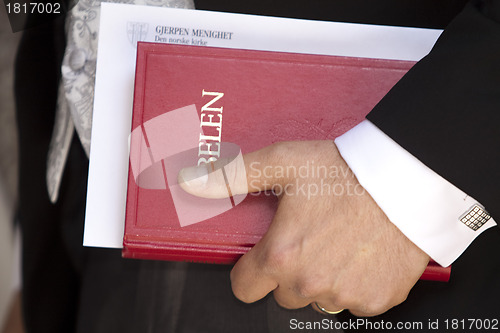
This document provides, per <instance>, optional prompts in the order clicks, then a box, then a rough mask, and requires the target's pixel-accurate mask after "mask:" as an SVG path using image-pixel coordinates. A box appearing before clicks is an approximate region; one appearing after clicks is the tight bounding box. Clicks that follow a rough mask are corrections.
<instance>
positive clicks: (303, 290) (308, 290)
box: [294, 278, 324, 299]
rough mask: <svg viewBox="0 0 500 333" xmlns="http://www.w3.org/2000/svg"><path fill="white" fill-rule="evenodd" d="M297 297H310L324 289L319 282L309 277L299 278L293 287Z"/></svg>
mask: <svg viewBox="0 0 500 333" xmlns="http://www.w3.org/2000/svg"><path fill="white" fill-rule="evenodd" d="M294 289H295V290H294V291H295V293H296V294H297V296H298V297H300V298H303V299H312V298H315V297H316V296H318V295H320V294H321V292H322V290H323V289H324V288H323V286H322V285H321V283H320V282H318V281H317V280H314V279H311V278H303V279H301V280H300V281H299V282H298V283H297V284H296V286H295V288H294Z"/></svg>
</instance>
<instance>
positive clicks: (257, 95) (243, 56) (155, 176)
mask: <svg viewBox="0 0 500 333" xmlns="http://www.w3.org/2000/svg"><path fill="white" fill-rule="evenodd" d="M413 64H414V63H413V62H408V61H399V60H380V59H367V58H350V57H337V56H322V55H307V54H293V53H280V52H268V51H251V50H236V49H225V48H210V47H196V46H180V45H169V44H155V43H139V44H138V48H137V65H136V78H135V95H134V110H133V119H132V134H131V141H130V172H129V178H128V191H127V208H126V209H127V211H126V221H125V235H124V238H123V256H124V257H128V258H142V259H160V260H176V261H193V262H208V263H223V264H230V263H234V262H235V261H236V260H237V259H238V258H239V257H240V256H242V255H243V254H245V253H246V252H247V251H248V250H249V249H250V248H251V247H252V246H253V245H255V244H256V242H258V241H259V239H260V238H261V237H262V235H263V234H264V233H265V232H266V230H267V228H268V226H269V223H270V222H271V219H272V217H273V215H274V212H275V209H276V205H277V200H276V198H275V197H274V196H272V195H270V194H269V193H261V194H260V195H248V196H246V197H242V198H237V197H235V198H231V199H229V198H228V199H195V198H194V197H189V195H188V194H186V193H183V191H181V190H179V188H178V184H176V182H177V179H176V176H175V175H176V174H177V173H178V171H179V170H180V169H181V168H182V167H185V166H192V165H196V163H197V162H200V161H203V160H204V161H210V160H213V159H214V158H217V157H219V156H222V155H223V153H224V152H230V151H231V153H238V152H239V149H241V153H246V152H250V151H254V150H257V149H260V148H262V147H265V146H267V145H270V144H272V143H274V142H277V141H284V140H324V139H330V140H333V139H334V138H335V137H337V136H339V135H341V134H343V133H344V132H346V131H348V130H349V129H350V128H352V127H354V126H355V125H356V124H358V123H359V122H361V121H362V120H363V119H364V118H365V116H366V114H367V113H368V112H369V111H370V110H371V109H372V108H373V107H374V106H375V105H376V104H377V103H378V101H379V100H380V99H381V98H382V97H383V96H384V95H385V94H386V93H387V92H388V91H389V90H390V89H391V87H392V86H393V85H394V84H395V83H396V82H397V81H398V80H399V79H400V78H401V77H402V76H403V75H404V74H405V73H406V72H407V71H408V70H409V69H410V68H411V67H412V65H413ZM222 109H223V112H222ZM225 142H230V143H233V145H231V144H229V145H225V144H224V143H225ZM221 154H222V155H221ZM193 200H194V201H193ZM196 200H199V201H196ZM449 276H450V268H449V267H448V268H442V267H440V266H439V265H437V264H432V263H431V264H430V265H429V267H428V269H427V270H426V272H425V273H424V275H423V276H422V279H430V280H440V281H447V280H448V279H449Z"/></svg>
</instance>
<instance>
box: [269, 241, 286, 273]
mask: <svg viewBox="0 0 500 333" xmlns="http://www.w3.org/2000/svg"><path fill="white" fill-rule="evenodd" d="M290 262H291V255H290V253H289V251H286V250H284V249H283V248H282V247H277V246H273V247H271V248H270V249H268V250H267V251H266V253H265V254H264V257H263V258H262V263H263V265H262V266H263V267H264V269H265V270H266V271H267V272H269V273H276V272H283V271H288V267H290Z"/></svg>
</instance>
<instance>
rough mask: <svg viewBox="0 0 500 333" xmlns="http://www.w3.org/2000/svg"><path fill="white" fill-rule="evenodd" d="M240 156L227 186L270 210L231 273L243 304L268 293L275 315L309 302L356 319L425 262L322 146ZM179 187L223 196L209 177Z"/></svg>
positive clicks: (378, 307)
mask: <svg viewBox="0 0 500 333" xmlns="http://www.w3.org/2000/svg"><path fill="white" fill-rule="evenodd" d="M243 159H244V166H245V170H246V178H243V179H242V177H241V175H242V174H244V173H241V170H237V167H236V168H232V169H229V170H226V173H227V179H228V181H229V182H230V183H231V188H232V189H236V192H243V191H246V190H247V189H248V191H249V192H258V191H263V190H270V189H273V190H274V191H275V193H276V194H277V195H278V197H279V206H278V209H277V211H276V215H275V217H274V219H273V221H272V223H271V225H270V227H269V230H268V231H267V233H266V234H265V236H264V237H263V238H262V239H261V241H260V242H259V243H257V244H256V245H255V247H254V248H253V249H251V250H250V251H249V252H248V253H247V254H246V255H244V256H243V257H242V258H241V259H240V260H239V261H238V262H237V263H236V265H235V266H234V268H233V270H232V272H231V281H232V289H233V292H234V294H235V295H236V297H237V298H239V299H240V300H242V301H243V302H247V303H251V302H255V301H257V300H259V299H261V298H263V297H264V296H266V295H267V294H268V293H269V292H271V291H272V292H273V293H274V297H275V299H276V301H277V302H278V304H280V305H281V306H283V307H285V308H290V309H295V308H301V307H305V306H307V305H309V304H312V303H314V302H317V303H318V304H320V305H321V306H322V307H323V308H325V309H328V310H329V311H336V310H341V309H344V308H345V309H349V310H350V311H351V312H352V313H353V314H355V315H358V316H372V315H377V314H380V313H383V312H385V311H387V310H388V309H390V308H391V307H393V306H395V305H398V304H399V303H401V302H403V301H404V300H405V299H406V297H407V295H408V293H409V291H410V289H411V288H412V287H413V285H414V284H415V283H416V282H417V280H418V279H419V277H420V276H421V275H422V273H423V271H424V269H425V267H426V265H427V263H428V261H429V257H428V256H427V255H426V254H425V253H424V252H423V251H421V250H420V249H419V248H418V247H417V246H415V245H414V244H413V243H412V242H411V241H410V240H408V239H407V238H406V237H405V236H404V235H403V234H402V233H401V232H400V231H399V230H398V229H397V228H396V227H395V226H394V225H393V224H392V223H391V222H390V221H389V220H388V219H387V217H386V216H385V214H384V213H383V212H382V211H381V210H380V208H379V207H378V206H377V204H376V203H375V202H374V200H373V199H372V198H371V196H370V195H369V194H368V193H367V192H366V191H365V190H364V189H363V188H362V187H361V185H360V184H359V183H358V181H357V179H356V177H355V176H354V175H353V173H352V172H351V170H350V169H349V168H348V166H347V164H346V163H345V162H344V160H343V159H342V157H341V156H340V154H339V152H338V150H337V148H336V146H335V144H334V143H333V142H332V141H300V142H282V143H277V144H273V145H271V146H268V147H266V148H263V149H261V150H259V151H255V152H252V153H249V154H246V155H244V157H243ZM217 163H223V161H220V162H219V161H218V162H216V164H217ZM205 167H207V166H201V168H205ZM180 178H182V171H181V174H180ZM245 180H246V184H243V183H244V182H245ZM221 182H222V184H221ZM193 184H194V185H193ZM190 185H191V186H190ZM181 186H182V187H183V188H184V189H185V190H186V191H188V192H190V193H192V194H194V195H198V196H203V197H219V196H224V195H226V193H227V192H226V186H225V184H224V181H223V180H222V179H220V177H219V179H217V178H216V177H215V176H212V174H209V175H208V181H207V182H206V183H205V185H203V186H200V184H199V182H198V183H196V182H194V183H192V184H190V182H186V183H184V184H181ZM233 191H234V190H233ZM219 192H220V193H219ZM233 194H236V193H233ZM394 195H398V194H397V193H395V194H394ZM316 310H318V309H316Z"/></svg>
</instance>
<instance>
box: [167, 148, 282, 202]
mask: <svg viewBox="0 0 500 333" xmlns="http://www.w3.org/2000/svg"><path fill="white" fill-rule="evenodd" d="M272 147H273V145H271V146H268V147H265V148H263V149H260V150H257V151H254V152H251V153H248V154H245V155H242V154H241V153H240V154H239V155H238V156H236V157H234V158H219V159H218V160H216V161H213V162H208V163H202V164H200V165H198V166H193V167H187V168H183V169H181V170H180V171H179V174H178V178H177V181H178V183H179V185H180V186H181V188H182V189H183V190H184V191H186V192H187V193H190V194H192V195H195V196H198V197H202V198H210V199H220V198H226V197H228V196H234V195H238V194H247V193H251V192H260V191H266V190H270V189H272V188H273V187H274V186H275V185H277V184H282V183H283V182H284V179H281V178H277V177H276V175H275V174H274V172H272V170H273V168H274V167H275V166H276V161H274V158H273V156H274V154H273V149H272Z"/></svg>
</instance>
